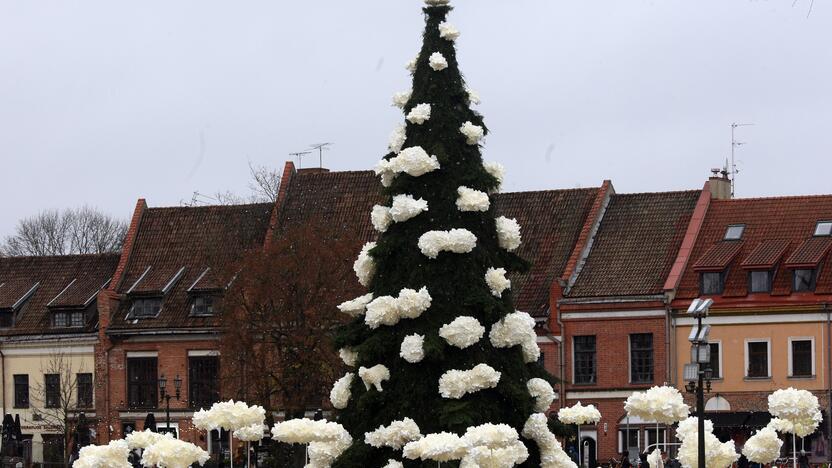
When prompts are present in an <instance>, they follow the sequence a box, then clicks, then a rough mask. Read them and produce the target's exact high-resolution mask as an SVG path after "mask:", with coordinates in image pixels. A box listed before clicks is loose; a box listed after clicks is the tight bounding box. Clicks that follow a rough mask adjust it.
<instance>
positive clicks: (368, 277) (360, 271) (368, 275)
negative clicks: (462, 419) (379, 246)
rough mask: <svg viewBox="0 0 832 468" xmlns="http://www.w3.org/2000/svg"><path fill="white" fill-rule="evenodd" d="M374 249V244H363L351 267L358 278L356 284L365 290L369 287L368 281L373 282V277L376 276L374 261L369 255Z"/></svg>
mask: <svg viewBox="0 0 832 468" xmlns="http://www.w3.org/2000/svg"><path fill="white" fill-rule="evenodd" d="M375 247H376V243H375V242H367V243H366V244H364V247H362V248H361V253H359V254H358V259H356V260H355V263H354V264H353V265H352V269H353V270H354V271H355V275H356V276H357V277H358V282H359V283H361V286H364V287H365V288H366V287H369V286H370V281H372V280H373V275H375V274H376V261H375V260H373V256H372V255H370V250H372V249H374V248H375Z"/></svg>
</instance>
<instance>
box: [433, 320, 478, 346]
mask: <svg viewBox="0 0 832 468" xmlns="http://www.w3.org/2000/svg"><path fill="white" fill-rule="evenodd" d="M484 334H485V327H484V326H482V324H480V322H479V320H477V319H475V318H474V317H466V316H463V317H457V318H456V319H454V321H453V322H451V323H448V324H445V325H443V326H442V328H440V329H439V336H441V337H442V338H444V339H445V341H447V342H448V344H450V345H452V346H456V347H457V348H460V349H465V348H467V347H469V346H471V345H473V344H474V343H476V342H478V341H479V340H480V339H482V337H483V335H484Z"/></svg>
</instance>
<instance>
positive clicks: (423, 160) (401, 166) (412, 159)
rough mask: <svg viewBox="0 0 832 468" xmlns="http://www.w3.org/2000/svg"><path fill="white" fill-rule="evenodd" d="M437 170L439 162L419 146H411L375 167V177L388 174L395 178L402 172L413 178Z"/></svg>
mask: <svg viewBox="0 0 832 468" xmlns="http://www.w3.org/2000/svg"><path fill="white" fill-rule="evenodd" d="M437 169H439V160H437V159H436V156H430V155H429V154H428V153H427V152H426V151H425V150H424V149H422V147H421V146H411V147H410V148H405V149H403V150H401V152H399V154H398V155H396V156H394V157H392V158H390V159H383V160H382V161H381V162H379V163H378V165H376V168H375V171H376V174H377V175H381V176H384V174H390V175H392V176H395V175H397V174H400V173H402V172H404V173H406V174H407V175H410V176H413V177H419V176H422V175H425V174H427V173H428V172H433V171H435V170H437Z"/></svg>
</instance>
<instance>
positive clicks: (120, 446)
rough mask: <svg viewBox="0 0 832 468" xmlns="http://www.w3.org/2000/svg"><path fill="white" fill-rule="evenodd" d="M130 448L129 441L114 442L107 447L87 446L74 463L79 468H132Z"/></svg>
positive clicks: (82, 448)
mask: <svg viewBox="0 0 832 468" xmlns="http://www.w3.org/2000/svg"><path fill="white" fill-rule="evenodd" d="M129 455H130V448H129V447H128V445H127V441H124V440H114V441H112V442H110V443H109V444H107V445H87V446H86V447H81V450H80V451H79V452H78V459H77V460H75V463H73V465H72V466H73V467H77V468H131V467H132V465H131V464H130V462H129V461H127V457H128V456H129Z"/></svg>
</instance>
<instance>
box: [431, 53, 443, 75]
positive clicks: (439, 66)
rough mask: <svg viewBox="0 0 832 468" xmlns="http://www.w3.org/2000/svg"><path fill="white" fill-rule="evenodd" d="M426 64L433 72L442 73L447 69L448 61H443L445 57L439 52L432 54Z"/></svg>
mask: <svg viewBox="0 0 832 468" xmlns="http://www.w3.org/2000/svg"><path fill="white" fill-rule="evenodd" d="M428 63H429V64H430V67H431V68H433V70H434V71H442V70H444V69H446V68H448V60H447V59H445V56H444V55H442V54H440V53H439V52H434V53H432V54H431V56H430V60H429V62H428Z"/></svg>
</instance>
